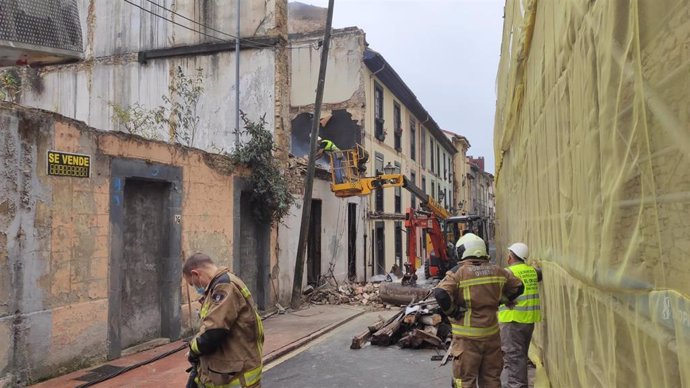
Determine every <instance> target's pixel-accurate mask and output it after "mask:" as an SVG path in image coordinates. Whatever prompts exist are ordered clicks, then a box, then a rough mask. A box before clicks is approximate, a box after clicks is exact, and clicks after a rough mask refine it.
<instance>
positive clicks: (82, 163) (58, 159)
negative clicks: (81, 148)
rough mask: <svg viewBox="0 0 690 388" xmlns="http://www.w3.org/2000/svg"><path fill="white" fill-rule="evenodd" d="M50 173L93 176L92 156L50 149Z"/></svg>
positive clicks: (82, 176)
mask: <svg viewBox="0 0 690 388" xmlns="http://www.w3.org/2000/svg"><path fill="white" fill-rule="evenodd" d="M47 159H48V167H47V173H48V175H55V176H69V177H74V178H88V177H90V176H91V156H89V155H81V154H70V153H67V152H59V151H48V158H47Z"/></svg>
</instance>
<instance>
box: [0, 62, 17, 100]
mask: <svg viewBox="0 0 690 388" xmlns="http://www.w3.org/2000/svg"><path fill="white" fill-rule="evenodd" d="M21 89H22V78H21V76H20V74H19V71H17V69H8V70H3V71H1V72H0V101H9V102H16V98H17V95H19V92H20V91H21Z"/></svg>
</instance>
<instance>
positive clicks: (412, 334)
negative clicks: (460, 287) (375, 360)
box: [350, 296, 451, 349]
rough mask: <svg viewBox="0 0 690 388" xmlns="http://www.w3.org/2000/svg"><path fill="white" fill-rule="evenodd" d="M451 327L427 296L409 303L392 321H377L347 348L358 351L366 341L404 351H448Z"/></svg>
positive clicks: (435, 303)
mask: <svg viewBox="0 0 690 388" xmlns="http://www.w3.org/2000/svg"><path fill="white" fill-rule="evenodd" d="M450 333H451V326H450V323H449V322H448V320H447V319H445V318H444V317H443V315H442V314H441V309H440V307H439V306H438V303H437V302H436V301H432V300H429V297H428V296H427V297H426V298H425V299H423V300H422V301H421V302H417V303H410V304H409V305H407V306H405V307H403V308H402V309H401V310H400V311H399V312H398V313H397V314H395V315H394V316H392V317H391V318H389V319H387V320H384V319H383V318H382V317H379V320H378V321H377V322H375V323H374V324H373V325H371V326H369V327H368V328H367V330H365V331H363V332H362V333H360V334H358V335H356V336H355V337H353V338H352V345H350V349H360V348H361V347H362V346H363V345H364V344H366V343H367V342H368V341H371V344H372V345H378V346H389V345H393V344H396V343H397V344H399V345H400V346H402V347H403V348H414V349H416V348H421V347H433V348H438V349H445V348H447V346H446V342H447V341H450Z"/></svg>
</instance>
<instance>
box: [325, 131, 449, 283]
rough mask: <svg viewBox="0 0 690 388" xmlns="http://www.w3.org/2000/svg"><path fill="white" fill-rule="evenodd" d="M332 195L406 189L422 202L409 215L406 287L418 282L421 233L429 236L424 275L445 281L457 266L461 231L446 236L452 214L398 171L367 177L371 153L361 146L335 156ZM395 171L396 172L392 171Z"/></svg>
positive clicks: (408, 212) (343, 195) (363, 194)
mask: <svg viewBox="0 0 690 388" xmlns="http://www.w3.org/2000/svg"><path fill="white" fill-rule="evenodd" d="M330 156H331V158H330V159H331V168H330V172H331V179H332V180H331V191H332V192H333V193H334V194H335V195H336V196H337V197H342V198H346V197H353V196H366V195H370V194H371V193H373V192H374V191H376V190H382V189H386V188H389V187H402V188H404V189H406V190H407V191H409V192H410V193H411V194H412V195H414V196H415V197H416V198H417V199H419V201H420V203H421V209H414V208H408V209H407V211H406V215H405V223H404V225H405V228H406V229H407V243H408V258H407V263H405V264H404V265H405V273H404V275H403V279H402V283H403V285H414V284H415V283H416V281H417V275H416V272H417V241H418V236H419V234H418V233H419V231H420V230H423V231H425V232H426V238H427V252H428V253H429V255H428V256H429V257H425V258H423V260H422V261H423V263H424V264H423V265H424V273H425V276H426V278H427V279H429V278H439V277H443V276H444V275H445V273H446V271H447V270H448V269H450V268H451V267H452V266H453V265H455V261H456V259H455V258H454V256H455V249H453V248H454V245H453V244H452V243H451V244H447V243H446V241H451V242H454V241H456V240H457V238H458V237H459V232H458V228H457V227H455V228H448V229H447V233H449V234H447V233H446V232H444V227H445V222H446V220H448V219H449V217H450V214H449V213H448V211H447V210H446V209H445V208H444V207H443V206H441V205H440V204H439V203H437V202H436V201H435V200H434V199H433V198H432V197H431V196H429V195H428V194H426V193H425V192H424V191H422V190H421V189H420V188H419V187H417V186H415V185H414V184H413V183H412V182H411V181H410V180H409V179H408V178H407V177H406V176H405V175H403V174H400V173H396V172H395V171H394V168H384V171H383V172H380V171H377V172H376V175H375V176H364V173H365V171H366V168H365V167H364V166H365V164H366V161H367V160H368V153H367V152H366V150H364V148H363V147H362V146H361V145H359V144H358V145H356V147H355V148H353V149H348V150H342V151H337V152H333V153H331V155H330ZM391 170H393V171H391Z"/></svg>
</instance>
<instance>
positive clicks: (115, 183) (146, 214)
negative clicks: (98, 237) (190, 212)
mask: <svg viewBox="0 0 690 388" xmlns="http://www.w3.org/2000/svg"><path fill="white" fill-rule="evenodd" d="M110 179H111V181H110V198H111V200H110V225H111V229H110V230H111V244H110V263H109V264H110V265H109V267H110V268H109V282H108V358H109V359H113V358H117V357H120V355H121V354H122V350H123V349H125V348H127V347H131V346H134V345H137V344H140V343H143V342H146V341H149V340H152V339H156V338H168V339H170V340H176V339H178V338H179V336H180V329H181V324H180V305H181V302H182V300H181V293H180V279H181V277H182V259H181V247H180V238H181V226H180V222H179V221H175V220H177V219H179V214H180V212H181V201H182V196H181V193H182V191H183V190H182V183H181V182H182V171H181V169H180V168H178V167H174V166H166V165H161V164H155V163H146V162H143V161H139V160H128V159H114V160H112V161H111V177H110Z"/></svg>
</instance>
